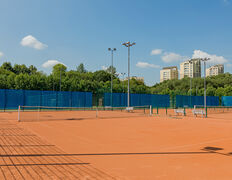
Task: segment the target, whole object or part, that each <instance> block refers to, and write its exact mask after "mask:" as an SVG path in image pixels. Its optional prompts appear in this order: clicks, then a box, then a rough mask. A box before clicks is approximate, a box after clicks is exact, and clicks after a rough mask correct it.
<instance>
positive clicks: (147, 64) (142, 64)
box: [136, 62, 160, 68]
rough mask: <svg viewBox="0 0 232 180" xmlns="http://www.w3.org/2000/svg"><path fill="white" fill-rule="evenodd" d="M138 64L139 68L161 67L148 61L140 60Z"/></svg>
mask: <svg viewBox="0 0 232 180" xmlns="http://www.w3.org/2000/svg"><path fill="white" fill-rule="evenodd" d="M136 66H137V67H139V68H160V66H159V65H155V64H149V63H147V62H138V63H137V64H136Z"/></svg>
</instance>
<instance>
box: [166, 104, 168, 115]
mask: <svg viewBox="0 0 232 180" xmlns="http://www.w3.org/2000/svg"><path fill="white" fill-rule="evenodd" d="M167 115H168V107H167V106H166V116H167Z"/></svg>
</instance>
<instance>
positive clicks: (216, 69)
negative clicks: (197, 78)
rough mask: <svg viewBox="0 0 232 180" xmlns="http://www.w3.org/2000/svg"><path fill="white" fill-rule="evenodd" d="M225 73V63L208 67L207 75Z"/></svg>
mask: <svg viewBox="0 0 232 180" xmlns="http://www.w3.org/2000/svg"><path fill="white" fill-rule="evenodd" d="M223 73H224V65H223V64H217V65H214V66H211V67H209V68H208V69H206V76H216V75H218V74H223Z"/></svg>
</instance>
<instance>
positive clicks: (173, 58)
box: [161, 52, 188, 63]
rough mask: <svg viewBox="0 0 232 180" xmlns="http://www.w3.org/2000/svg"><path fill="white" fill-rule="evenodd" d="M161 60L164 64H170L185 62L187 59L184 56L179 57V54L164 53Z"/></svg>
mask: <svg viewBox="0 0 232 180" xmlns="http://www.w3.org/2000/svg"><path fill="white" fill-rule="evenodd" d="M161 59H162V60H163V61H164V62H166V63H170V62H178V61H183V60H187V59H188V57H185V56H181V55H179V54H176V53H172V52H171V53H165V54H164V55H163V56H162V57H161Z"/></svg>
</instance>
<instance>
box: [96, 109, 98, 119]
mask: <svg viewBox="0 0 232 180" xmlns="http://www.w3.org/2000/svg"><path fill="white" fill-rule="evenodd" d="M96 118H98V108H97V107H96Z"/></svg>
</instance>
